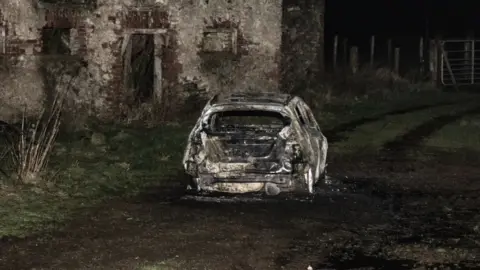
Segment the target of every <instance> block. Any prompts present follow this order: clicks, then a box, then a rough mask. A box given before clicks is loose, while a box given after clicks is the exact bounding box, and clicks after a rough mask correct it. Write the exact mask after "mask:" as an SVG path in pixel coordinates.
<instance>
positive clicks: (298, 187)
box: [295, 166, 315, 196]
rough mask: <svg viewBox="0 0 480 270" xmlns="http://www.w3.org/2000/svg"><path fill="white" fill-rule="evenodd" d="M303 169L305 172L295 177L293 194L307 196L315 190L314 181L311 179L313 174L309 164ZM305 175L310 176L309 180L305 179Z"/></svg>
mask: <svg viewBox="0 0 480 270" xmlns="http://www.w3.org/2000/svg"><path fill="white" fill-rule="evenodd" d="M304 171H305V173H303V174H301V175H299V176H298V177H296V179H295V194H298V195H306V196H309V195H312V194H313V193H314V192H315V189H314V182H315V181H314V179H313V178H314V177H315V174H314V172H313V169H312V168H311V167H310V166H307V167H306V168H305V170H304ZM305 175H307V177H310V178H311V180H310V181H306V179H305Z"/></svg>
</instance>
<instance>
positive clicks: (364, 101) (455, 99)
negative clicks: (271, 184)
mask: <svg viewBox="0 0 480 270" xmlns="http://www.w3.org/2000/svg"><path fill="white" fill-rule="evenodd" d="M475 98H478V95H473V94H469V93H451V92H442V91H430V92H405V93H392V94H391V95H388V96H382V95H371V96H366V97H362V98H357V99H349V100H348V101H345V100H341V99H338V100H332V101H331V102H330V103H327V104H325V105H323V106H322V107H321V108H319V109H318V110H316V112H315V113H316V117H317V119H318V120H319V124H320V126H321V128H322V129H323V130H331V129H334V128H336V127H337V126H339V125H342V124H345V123H348V122H352V121H357V120H361V119H365V118H375V117H381V116H383V115H386V114H389V113H392V112H396V111H400V110H409V109H411V110H415V109H416V108H419V107H422V106H436V105H438V106H440V105H442V104H445V103H447V102H452V103H460V102H462V101H469V100H472V99H475ZM307 102H309V101H308V100H307Z"/></svg>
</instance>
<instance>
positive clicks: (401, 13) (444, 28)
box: [325, 0, 480, 61]
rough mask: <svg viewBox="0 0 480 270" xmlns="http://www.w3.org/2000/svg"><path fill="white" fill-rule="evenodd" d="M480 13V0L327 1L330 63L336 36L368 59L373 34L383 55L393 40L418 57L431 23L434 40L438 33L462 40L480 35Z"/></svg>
mask: <svg viewBox="0 0 480 270" xmlns="http://www.w3.org/2000/svg"><path fill="white" fill-rule="evenodd" d="M479 11H480V1H478V0H477V1H475V0H455V1H454V0H363V1H362V0H326V14H325V42H326V48H325V49H326V53H327V55H326V56H327V61H328V55H329V51H330V50H331V43H332V42H333V41H332V40H333V36H334V35H335V34H338V35H339V36H340V37H348V39H349V43H350V45H356V46H359V47H360V53H361V54H362V55H363V56H361V57H363V58H365V57H368V51H369V45H368V44H369V38H370V36H371V35H376V38H377V44H378V45H377V46H378V48H379V54H382V53H384V51H385V48H386V47H387V46H386V42H387V39H388V38H393V42H394V46H398V47H400V48H401V50H402V51H403V54H404V55H405V54H409V55H411V56H412V57H414V56H416V55H418V53H417V52H418V43H419V39H420V37H421V36H425V35H426V33H427V31H426V30H427V27H426V25H427V21H428V25H429V27H428V30H429V31H428V33H429V35H430V36H431V37H433V36H434V35H435V33H438V34H442V35H443V36H444V37H448V38H460V39H461V38H465V36H466V35H467V33H468V32H469V31H472V30H473V31H475V32H477V33H479V35H480V15H479ZM427 19H428V20H427Z"/></svg>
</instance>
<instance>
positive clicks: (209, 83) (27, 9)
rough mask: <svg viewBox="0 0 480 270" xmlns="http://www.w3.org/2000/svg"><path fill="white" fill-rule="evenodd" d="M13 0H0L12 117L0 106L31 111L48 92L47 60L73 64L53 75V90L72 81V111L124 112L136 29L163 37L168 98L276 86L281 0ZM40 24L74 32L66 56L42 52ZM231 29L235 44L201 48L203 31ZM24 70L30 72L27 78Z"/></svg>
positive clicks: (0, 99) (5, 97) (4, 98)
mask: <svg viewBox="0 0 480 270" xmlns="http://www.w3.org/2000/svg"><path fill="white" fill-rule="evenodd" d="M7 2H8V3H4V1H2V3H0V13H1V16H0V17H2V19H0V27H3V28H4V29H5V30H6V34H7V37H6V52H5V55H2V58H3V59H7V61H6V62H7V65H6V66H8V68H5V69H2V71H0V76H2V78H5V79H4V81H6V82H7V83H6V84H4V85H3V86H2V87H3V88H2V89H1V91H2V95H1V96H0V104H2V106H3V104H8V106H9V107H12V108H14V109H12V113H10V114H11V115H6V114H5V113H3V115H2V112H1V111H0V118H3V119H5V118H8V117H11V116H12V115H13V114H14V113H13V112H17V114H18V111H19V110H21V109H19V108H23V107H25V106H26V107H28V108H29V109H31V111H32V113H33V112H35V111H38V110H39V109H40V108H41V107H42V105H43V101H44V100H45V96H46V97H47V100H48V96H49V95H51V93H50V92H52V91H51V90H52V89H49V87H51V82H50V81H49V78H46V77H48V75H49V74H46V73H45V72H46V71H45V67H50V66H51V65H56V67H52V68H53V69H54V70H56V71H55V72H57V71H58V72H63V71H65V70H69V72H68V73H67V72H63V73H65V74H63V73H62V76H60V77H57V78H54V79H55V80H54V81H55V87H56V88H58V89H56V90H61V89H65V88H67V87H68V89H69V97H70V99H69V101H70V102H71V103H72V104H71V105H72V106H70V107H71V108H73V107H78V108H83V109H85V108H86V109H88V110H87V111H88V113H90V114H96V115H99V116H110V117H111V116H114V117H118V114H119V113H121V112H122V111H124V108H125V106H126V105H127V104H126V103H127V100H126V97H128V89H126V87H125V84H124V82H125V78H124V60H123V58H124V57H123V53H124V52H125V44H126V43H127V42H128V40H129V37H130V35H131V34H132V33H137V32H139V31H140V32H142V31H147V32H148V31H150V32H148V33H160V34H161V37H162V39H163V41H162V42H161V44H156V46H161V48H160V49H161V50H162V66H161V69H162V72H161V73H162V78H163V82H162V85H164V93H163V95H164V96H162V98H163V100H162V102H163V103H164V104H168V103H170V102H171V101H172V100H170V99H173V98H180V99H182V98H185V97H186V96H188V94H189V93H187V92H185V91H184V87H183V86H184V85H192V83H193V84H194V85H196V86H197V87H198V88H201V89H205V90H206V91H207V93H208V94H213V93H217V92H220V91H233V90H247V89H248V88H255V89H259V90H265V91H275V90H278V86H279V65H280V63H279V62H280V44H281V18H282V13H281V1H280V0H242V1H230V0H197V1H190V0H175V1H174V0H150V1H148V0H145V1H141V5H140V4H139V1H136V0H97V3H95V5H94V6H65V5H51V4H43V5H42V4H40V5H38V4H36V5H34V4H32V3H34V2H35V1H30V0H11V1H7ZM50 2H51V1H50ZM92 7H93V8H92ZM44 27H54V28H68V29H69V38H70V40H69V49H70V53H69V55H68V56H66V58H68V59H69V60H68V61H64V60H61V61H56V60H52V59H51V58H49V57H48V56H45V55H44V54H43V53H42V52H41V50H42V29H43V28H44ZM225 30H228V31H230V32H229V33H234V35H233V36H232V37H236V38H235V40H233V39H232V43H231V45H232V47H231V48H229V49H227V50H223V51H222V50H220V51H215V52H212V51H208V52H204V51H202V48H203V47H202V46H203V44H204V36H205V35H206V33H207V32H208V33H211V32H215V31H220V32H221V31H225ZM152 31H153V32H152ZM220 36H221V35H220ZM0 53H1V52H0ZM62 65H68V68H62ZM59 67H60V68H59ZM55 68H56V69H55ZM7 70H8V71H7ZM25 72H27V73H28V76H22V75H23V74H25ZM53 92H55V91H53Z"/></svg>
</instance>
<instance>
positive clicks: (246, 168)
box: [183, 93, 328, 195]
mask: <svg viewBox="0 0 480 270" xmlns="http://www.w3.org/2000/svg"><path fill="white" fill-rule="evenodd" d="M327 150H328V143H327V139H326V138H325V136H324V135H323V134H322V132H321V130H320V127H319V125H318V123H317V121H316V120H315V118H314V116H313V114H312V112H311V110H310V108H309V107H308V105H307V104H306V103H305V102H304V101H303V100H302V99H301V98H299V97H296V96H291V95H287V94H281V93H257V94H253V93H236V94H229V95H223V96H222V95H217V96H215V97H213V98H212V99H210V100H209V102H208V103H207V105H206V106H205V108H204V109H203V112H202V114H201V116H200V118H199V119H198V121H197V123H196V125H195V126H194V128H193V129H192V131H191V133H190V135H189V138H188V144H187V147H186V149H185V153H184V158H183V165H184V168H185V171H186V173H187V175H189V186H188V187H187V188H188V189H190V190H193V191H206V192H215V191H217V192H227V193H247V192H262V191H264V192H265V193H266V194H269V195H277V194H279V193H280V192H294V193H312V192H313V189H314V186H315V185H316V184H318V183H320V182H323V179H324V176H325V167H326V158H327Z"/></svg>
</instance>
